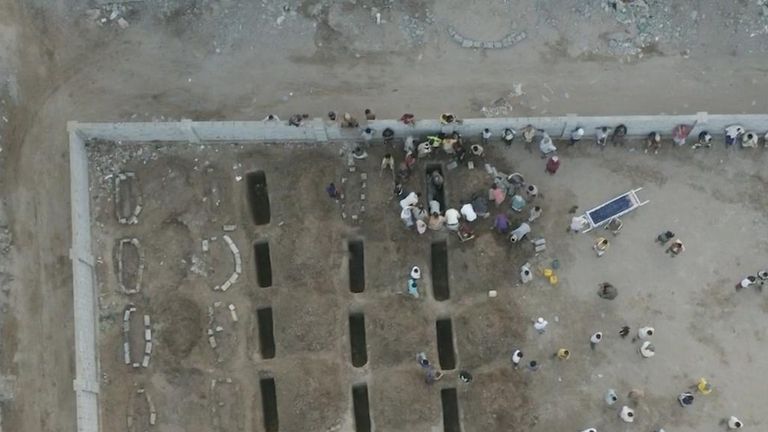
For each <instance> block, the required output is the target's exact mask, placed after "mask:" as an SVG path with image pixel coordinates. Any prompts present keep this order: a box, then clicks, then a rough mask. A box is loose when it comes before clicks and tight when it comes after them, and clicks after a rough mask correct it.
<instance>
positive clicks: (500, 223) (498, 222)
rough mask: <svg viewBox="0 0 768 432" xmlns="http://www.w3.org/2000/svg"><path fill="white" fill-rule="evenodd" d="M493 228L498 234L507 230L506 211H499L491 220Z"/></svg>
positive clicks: (507, 219)
mask: <svg viewBox="0 0 768 432" xmlns="http://www.w3.org/2000/svg"><path fill="white" fill-rule="evenodd" d="M493 229H494V230H496V231H497V232H498V233H500V234H506V233H507V232H509V217H507V214H506V213H499V214H498V215H496V219H495V220H494V221H493Z"/></svg>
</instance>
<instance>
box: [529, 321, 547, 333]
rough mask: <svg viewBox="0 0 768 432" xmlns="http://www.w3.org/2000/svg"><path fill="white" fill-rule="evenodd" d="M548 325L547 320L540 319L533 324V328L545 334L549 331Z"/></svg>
mask: <svg viewBox="0 0 768 432" xmlns="http://www.w3.org/2000/svg"><path fill="white" fill-rule="evenodd" d="M548 324H549V322H548V321H547V320H545V319H544V317H538V318H536V320H535V321H534V322H533V328H535V329H536V331H537V332H539V334H544V332H545V331H547V325H548Z"/></svg>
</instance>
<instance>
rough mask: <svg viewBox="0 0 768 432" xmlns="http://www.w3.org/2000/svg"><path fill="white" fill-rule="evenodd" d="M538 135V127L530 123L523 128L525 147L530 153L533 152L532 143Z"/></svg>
mask: <svg viewBox="0 0 768 432" xmlns="http://www.w3.org/2000/svg"><path fill="white" fill-rule="evenodd" d="M535 136H536V128H535V127H533V125H531V124H529V125H527V126H526V127H524V128H523V140H524V141H525V149H526V150H528V153H533V149H532V148H531V145H532V144H533V138H534V137H535Z"/></svg>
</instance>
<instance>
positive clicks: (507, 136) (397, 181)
mask: <svg viewBox="0 0 768 432" xmlns="http://www.w3.org/2000/svg"><path fill="white" fill-rule="evenodd" d="M295 117H296V118H295V119H293V120H297V121H300V120H301V118H304V116H299V115H297V116H295ZM365 117H366V120H373V119H375V114H373V112H372V111H371V110H369V109H366V110H365ZM329 118H330V119H331V120H333V121H336V118H337V115H336V113H333V112H331V113H329ZM440 119H441V122H442V123H443V124H451V123H461V122H462V121H461V120H460V119H458V117H456V116H455V115H454V114H450V113H446V114H443V115H441V117H440ZM400 121H401V122H402V123H403V124H405V125H414V124H415V117H414V116H413V115H412V114H404V115H403V116H402V117H401V118H400ZM341 126H342V127H346V128H360V129H361V135H362V142H361V143H360V144H359V145H357V146H356V147H355V149H354V151H353V156H354V157H356V158H366V157H367V146H368V145H369V143H370V141H371V140H372V139H373V138H374V134H375V132H374V131H373V129H371V128H370V127H360V125H359V123H358V122H357V120H356V119H355V118H354V117H353V116H351V115H350V114H349V113H345V114H344V115H343V116H342V117H341ZM695 126H696V123H695V122H694V123H693V124H681V125H677V126H675V127H674V128H673V130H672V133H671V138H672V142H673V143H674V145H677V146H683V145H686V143H687V139H688V137H689V135H690V134H691V132H692V131H693V130H694V128H695ZM628 132H629V130H628V128H627V126H626V125H624V124H620V125H618V126H615V127H609V126H601V127H598V128H596V129H595V131H594V139H595V141H594V142H595V145H597V146H599V147H600V148H605V147H606V146H607V144H608V142H610V143H611V144H612V145H613V146H623V145H624V144H625V141H626V137H627V135H628ZM518 135H520V136H521V137H522V141H523V144H524V146H525V148H526V149H528V150H529V151H531V152H532V151H533V150H532V149H533V146H534V145H536V146H537V147H538V149H539V153H540V155H541V157H542V158H543V159H546V163H545V164H544V170H545V172H546V173H548V174H550V175H554V174H556V173H557V171H558V169H559V168H560V163H561V161H560V158H559V157H558V156H557V154H556V152H557V147H556V146H555V144H554V142H553V140H552V138H551V137H550V135H549V134H548V133H547V132H546V131H545V130H543V129H537V128H535V127H534V126H533V125H530V124H529V125H527V126H525V127H524V128H522V130H520V131H519V132H518V131H517V130H515V129H514V128H511V127H508V128H505V129H503V130H502V131H500V133H499V137H500V141H501V143H502V144H503V145H505V146H511V145H513V143H514V141H515V140H516V139H517V136H518ZM585 136H586V131H585V129H584V128H583V127H576V128H574V129H573V130H571V132H570V134H569V140H568V145H569V146H575V145H577V144H579V143H580V142H581V141H582V140H583V139H584V137H585ZM724 136H725V144H726V146H727V147H730V146H741V147H746V148H751V147H757V145H758V143H759V136H758V134H757V133H755V132H750V131H747V130H746V129H745V128H743V127H742V126H740V125H732V126H729V127H727V128H726V129H725V133H724ZM382 137H383V138H384V141H385V142H388V143H390V144H391V143H392V141H393V139H392V138H393V137H394V132H393V131H392V130H391V129H388V130H385V131H383V132H382ZM493 137H494V131H492V130H490V129H489V128H486V129H483V130H482V132H481V133H480V136H478V137H473V138H474V139H472V140H471V141H472V142H473V144H471V145H468V144H467V142H466V141H468V140H466V139H465V137H463V136H462V135H461V134H460V133H459V132H455V131H454V132H451V133H447V134H446V133H436V134H434V135H429V136H427V137H426V139H425V140H424V141H421V142H417V139H416V138H415V137H414V136H412V135H411V136H407V137H405V139H404V140H403V144H402V148H401V149H400V150H399V151H400V152H402V161H401V162H399V163H398V162H397V160H398V159H399V158H398V157H396V156H395V155H393V153H394V152H395V148H396V147H395V146H393V147H392V151H391V152H388V153H386V154H385V155H384V157H383V158H382V161H381V165H380V167H381V171H380V173H381V174H383V173H389V174H391V176H392V178H393V183H394V190H393V195H394V197H395V201H396V202H397V203H398V204H399V206H398V210H399V212H400V218H401V220H402V223H403V225H404V227H405V228H407V229H409V230H414V231H415V232H417V233H418V234H424V233H426V232H427V231H428V230H431V231H443V230H447V231H451V232H455V233H456V234H457V235H458V237H459V238H460V239H461V240H462V241H467V240H470V239H472V238H473V237H474V231H475V225H476V224H477V223H478V221H480V220H484V219H490V220H492V221H493V222H492V225H491V227H492V229H493V231H495V232H497V233H499V234H501V235H504V236H506V237H507V238H508V239H509V241H510V242H511V243H517V242H520V241H521V240H523V239H525V238H526V237H527V236H528V235H529V233H530V231H531V224H533V223H535V222H536V220H537V219H539V218H540V217H541V215H542V212H543V210H542V207H541V205H540V203H538V202H537V201H536V199H537V196H538V195H539V189H538V187H537V186H536V185H534V184H531V183H528V182H526V181H525V180H524V178H523V176H522V175H521V174H519V173H513V174H511V175H505V174H501V173H499V172H498V171H496V169H495V168H493V167H491V166H490V164H487V163H486V164H485V167H486V171H488V173H489V175H490V178H491V179H490V181H489V184H488V188H487V190H485V191H478V192H476V193H474V194H472V195H471V196H470V197H467V199H465V200H462V201H461V202H460V205H458V206H456V207H448V206H446V202H445V198H444V190H443V188H444V186H445V176H444V173H443V172H442V170H441V169H432V171H431V172H428V173H427V185H428V186H427V191H426V196H423V195H422V194H421V193H419V192H416V191H409V190H408V188H407V186H406V185H407V184H408V180H409V178H410V177H411V175H413V173H414V172H415V168H416V166H417V164H418V163H419V161H422V160H425V159H429V158H432V157H434V156H436V155H441V156H443V157H445V156H447V157H448V158H449V161H450V162H449V163H448V164H447V165H446V167H447V168H448V169H453V168H455V167H456V166H459V165H465V166H467V167H468V168H470V169H473V168H474V166H475V165H476V164H478V163H481V162H482V163H484V161H483V157H484V155H485V149H486V147H488V146H489V145H492V144H493V143H492V139H493ZM712 139H713V138H712V134H710V133H709V132H708V131H706V130H703V131H701V132H700V133H699V134H698V138H697V140H696V141H695V142H694V143H693V144H692V146H691V147H692V148H693V149H699V148H708V147H711V146H712ZM764 139H765V140H768V134H766V136H765V137H764ZM661 148H662V134H661V133H660V132H656V131H654V132H651V133H649V134H648V135H647V137H646V139H645V152H646V153H653V154H657V153H658V152H659V151H660V150H661ZM381 174H380V175H381ZM327 192H328V194H329V196H331V197H336V196H337V195H338V193H339V192H338V190H337V189H336V188H335V186H334V184H333V183H331V184H330V185H329V186H328V188H327ZM526 209H527V212H526V214H527V217H526V216H522V215H521V213H522V212H523V211H524V210H526ZM492 215H493V217H492ZM515 215H517V217H516V218H515V219H517V220H518V221H519V223H518V224H517V227H516V228H514V229H513V225H514V224H513V223H512V221H511V220H510V216H513V217H514V216H515ZM580 218H581V217H580V216H575V217H574V218H573V220H572V223H571V226H570V230H571V231H573V232H579V231H581V230H583V229H585V227H586V225H585V223H584V221H583V220H581V219H580ZM621 225H622V222H621V221H620V220H618V219H616V220H611V221H610V222H609V224H608V229H609V230H611V231H612V232H613V233H614V234H617V233H618V232H619V231H620V230H621ZM656 241H657V242H658V243H660V244H661V245H663V246H667V247H666V252H667V253H668V254H669V255H670V256H672V257H675V256H677V255H679V254H680V253H682V252H683V251H685V246H684V245H683V242H682V240H680V239H679V238H675V234H674V233H673V232H671V231H665V232H662V233H661V234H659V235H658V236H657V237H656ZM608 245H609V242H608V240H607V239H606V238H604V237H600V238H598V239H597V241H596V242H595V244H594V246H593V249H594V250H595V252H596V253H597V255H598V256H602V255H603V254H604V253H605V252H606V250H607V249H608ZM409 276H410V277H409V278H408V284H407V294H409V295H411V296H413V297H417V298H418V297H419V296H420V295H419V291H418V280H419V279H420V278H421V271H420V269H419V268H418V267H413V268H412V269H411V272H410V275H409ZM520 278H521V281H522V282H523V283H527V282H529V281H531V280H532V279H533V273H532V270H531V268H530V266H529V265H528V264H527V263H526V264H525V265H524V266H523V267H522V268H521V271H520ZM766 281H768V270H763V271H760V272H758V273H757V274H756V275H754V276H753V275H750V276H747V277H745V278H744V279H742V280H741V281H740V282H739V283H737V284H736V289H737V290H741V289H744V288H748V287H750V286H755V287H757V288H761V287H762V285H763V284H764V283H765V282H766ZM494 293H495V292H494ZM598 295H599V296H600V297H601V298H604V299H609V300H612V299H613V298H615V297H616V295H617V290H616V288H615V287H614V286H613V285H612V284H610V283H607V282H604V283H601V284H600V285H599V289H598ZM548 325H549V322H548V321H547V320H546V319H545V318H544V317H537V318H536V319H534V320H533V321H532V326H533V329H534V331H535V332H536V333H538V334H540V335H541V334H544V333H546V331H547V327H548ZM630 332H631V328H630V326H627V325H624V326H622V327H621V328H620V329H618V332H617V333H618V336H619V337H620V338H621V339H626V338H627V336H628V335H629V334H630ZM654 334H655V329H654V328H653V327H651V326H647V325H645V326H642V327H640V328H639V329H638V330H637V333H636V336H635V337H633V338H632V339H631V343H633V344H635V345H636V351H637V354H638V355H639V356H640V357H641V358H644V359H648V358H651V357H653V356H655V354H656V350H655V347H654V345H653V343H652V337H653V336H654ZM606 339H607V340H609V341H610V342H604V341H605V340H606ZM615 341H616V339H614V338H612V337H610V336H608V337H606V335H604V334H603V332H602V331H596V332H594V333H592V334H591V335H589V337H588V338H587V337H586V335H585V339H584V343H587V342H588V343H589V346H590V349H591V350H598V349H600V346H601V345H603V344H605V343H614V342H615ZM571 356H572V351H571V350H570V349H569V348H567V347H557V348H556V349H553V351H552V355H551V358H552V360H553V361H567V360H569V359H570V358H571ZM416 357H417V361H418V363H419V366H420V367H421V368H422V369H423V372H424V379H425V382H426V383H427V384H432V383H435V382H436V381H438V380H440V379H441V378H442V377H443V376H444V374H443V372H442V371H441V370H440V369H439V368H437V367H435V366H434V365H433V364H432V363H431V362H430V361H429V360H428V359H427V356H426V355H425V354H424V353H418V354H417V356H416ZM510 360H511V367H512V368H514V369H515V370H517V369H519V368H520V367H521V366H523V367H524V369H525V370H527V371H529V372H532V373H533V372H537V371H539V370H540V369H541V367H542V362H541V361H540V359H530V360H528V359H527V357H525V356H524V353H523V347H515V348H513V349H512V352H511V358H510ZM458 377H459V380H460V381H462V382H464V383H469V382H471V381H472V379H473V378H472V375H471V373H470V372H469V371H467V370H461V371H459V374H458ZM711 391H712V387H711V385H710V384H709V383H708V382H707V381H706V380H705V379H703V378H702V379H700V380H699V382H697V383H696V384H695V385H693V386H692V388H691V389H686V390H685V391H683V392H681V393H680V394H679V395H678V396H677V401H678V403H679V405H680V406H681V407H683V408H686V407H690V406H691V405H693V403H694V401H695V399H696V398H697V397H698V395H706V394H709V393H710V392H711ZM642 396H643V392H642V391H641V390H638V389H632V390H631V391H630V392H629V393H628V395H627V397H626V400H624V401H622V400H621V399H622V398H621V397H619V395H618V393H617V392H616V390H614V389H608V390H607V391H606V393H605V398H604V399H605V403H606V404H607V405H608V406H614V405H617V406H620V408H619V409H618V410H617V411H616V412H617V415H618V417H619V418H620V419H621V420H622V421H623V422H625V423H633V422H634V421H635V418H636V417H635V411H634V409H633V408H632V406H635V405H636V404H637V401H638V400H639V399H640V398H641V397H642ZM723 424H724V425H725V426H726V427H727V428H728V429H740V428H742V427H743V426H744V424H743V422H742V421H741V420H739V419H738V418H737V417H735V416H730V417H729V418H726V419H723ZM582 432H597V429H596V428H594V427H590V428H587V429H584V430H583V431H582ZM657 432H664V429H657Z"/></svg>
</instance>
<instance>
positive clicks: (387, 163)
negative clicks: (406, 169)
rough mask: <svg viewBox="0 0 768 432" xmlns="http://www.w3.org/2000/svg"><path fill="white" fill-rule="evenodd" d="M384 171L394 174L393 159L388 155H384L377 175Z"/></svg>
mask: <svg viewBox="0 0 768 432" xmlns="http://www.w3.org/2000/svg"><path fill="white" fill-rule="evenodd" d="M385 169H386V170H389V171H391V172H392V173H394V172H395V158H393V157H392V155H391V154H389V153H387V154H385V155H384V157H383V158H382V159H381V171H379V175H381V172H383V171H384V170H385Z"/></svg>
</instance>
